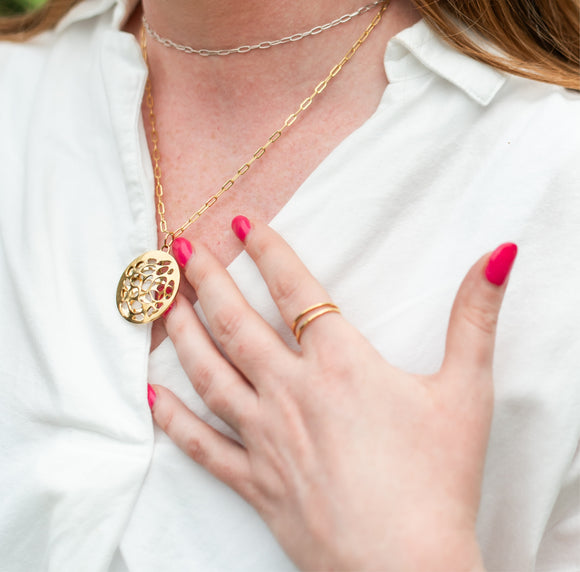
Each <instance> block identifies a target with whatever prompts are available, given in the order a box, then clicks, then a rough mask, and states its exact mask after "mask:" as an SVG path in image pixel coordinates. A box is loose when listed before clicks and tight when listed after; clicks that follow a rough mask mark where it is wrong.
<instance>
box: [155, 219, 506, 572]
mask: <svg viewBox="0 0 580 572" xmlns="http://www.w3.org/2000/svg"><path fill="white" fill-rule="evenodd" d="M246 221H247V219H242V220H241V224H240V220H238V225H237V227H236V228H237V229H238V232H237V234H238V237H240V238H242V239H243V240H244V242H245V245H246V249H247V251H248V253H249V255H250V256H251V257H252V258H253V259H254V261H255V263H256V264H257V266H258V268H259V270H260V272H261V273H262V276H263V277H264V280H265V281H266V283H267V285H268V287H269V289H270V292H271V294H272V297H273V299H274V301H275V302H276V304H277V305H278V307H279V309H280V312H281V314H282V316H283V318H284V320H285V321H286V323H287V324H288V325H289V326H292V324H293V321H294V319H295V318H296V316H298V315H299V314H300V313H301V312H302V311H303V310H304V309H306V308H308V307H310V306H312V305H314V304H317V303H322V302H331V300H330V298H329V295H328V294H327V293H326V292H325V291H324V289H323V288H322V286H321V285H320V284H319V283H318V282H317V281H316V280H315V279H314V278H313V277H312V276H311V275H310V273H309V272H308V271H307V270H306V268H305V267H304V266H303V265H302V263H301V262H300V260H299V259H298V258H297V256H296V255H295V254H294V252H293V251H292V250H291V249H290V247H289V246H288V245H287V244H286V243H285V242H284V241H283V240H282V239H281V238H280V236H278V235H277V234H276V233H275V232H274V231H273V230H271V229H270V228H269V227H267V226H266V225H263V224H260V223H256V224H254V225H252V227H251V228H250V225H249V222H246ZM244 223H245V224H244ZM174 250H175V251H177V252H176V256H177V258H178V261H180V263H182V265H184V266H185V275H186V277H187V279H188V280H189V282H190V283H191V284H192V286H193V287H194V288H195V291H196V293H197V295H198V299H199V302H200V304H201V307H202V309H203V311H204V314H205V316H206V318H207V321H208V324H209V328H210V329H211V331H212V333H213V335H214V337H215V339H216V340H217V341H218V342H219V344H220V345H221V347H222V348H223V349H224V351H225V353H226V354H227V356H228V357H229V359H230V360H231V364H230V362H228V361H227V360H226V359H225V358H224V357H223V356H222V355H221V354H220V352H219V351H218V349H217V348H216V346H215V345H214V343H213V342H212V340H211V338H210V337H209V335H208V333H207V331H206V330H205V328H204V327H203V325H202V324H201V322H200V321H199V319H198V318H197V316H196V314H195V312H194V310H193V308H192V306H191V304H190V303H189V302H188V301H187V300H185V299H184V298H182V297H179V298H178V299H177V301H176V303H175V305H174V307H173V309H172V310H171V312H170V313H169V315H168V316H167V319H166V328H167V331H168V333H169V336H170V337H171V339H172V340H173V343H174V345H175V347H176V350H177V353H178V355H179V358H180V361H181V363H182V365H183V367H184V369H185V371H186V372H187V374H188V375H189V377H190V379H191V380H192V383H193V386H194V387H195V389H196V391H197V392H198V393H199V395H200V396H201V397H202V398H203V399H204V401H205V402H206V404H207V405H208V407H209V408H210V409H211V410H212V411H213V412H214V413H215V414H216V415H218V416H219V417H221V418H222V419H223V420H224V421H225V422H226V423H228V424H229V425H230V426H231V427H233V428H234V429H235V430H236V431H237V433H238V434H239V435H240V437H241V441H242V443H243V445H240V444H239V443H237V442H235V441H232V440H230V439H229V438H227V437H225V436H223V435H221V434H220V433H218V432H217V431H215V430H214V429H213V428H211V427H210V426H208V425H207V424H205V423H204V422H203V421H201V420H200V419H199V418H198V417H196V416H195V415H194V414H193V413H192V412H191V411H189V410H188V409H187V408H186V407H185V406H184V405H183V404H182V403H181V402H180V401H179V400H178V399H177V398H176V397H175V396H174V395H173V394H172V393H171V392H170V391H168V390H167V389H165V388H163V387H160V386H155V388H154V391H153V390H150V403H151V404H152V411H153V416H154V419H155V421H156V423H157V424H158V425H159V426H160V427H161V428H162V429H163V430H164V431H165V432H166V433H167V434H168V435H169V436H170V438H171V439H173V441H175V443H176V444H177V445H178V446H179V447H181V448H182V449H183V450H184V451H185V453H187V454H188V455H189V456H190V457H191V458H192V459H193V460H194V461H196V462H198V463H200V464H201V465H202V466H204V467H205V468H206V469H207V470H209V471H210V472H211V473H213V474H214V475H215V476H216V477H217V478H218V479H220V480H222V481H223V482H225V483H226V484H227V485H229V486H230V487H231V488H233V489H234V490H235V491H237V492H238V493H239V494H240V495H241V496H242V497H243V498H244V499H246V501H248V502H249V503H250V504H251V505H253V506H254V507H255V508H256V510H257V511H258V512H259V514H260V515H261V516H262V518H263V519H264V520H265V521H266V523H267V524H268V525H269V527H270V528H271V530H272V531H273V533H274V534H275V536H276V537H277V539H278V541H279V542H280V544H281V545H282V547H283V548H284V549H285V550H286V552H287V553H288V555H289V556H290V557H291V558H292V559H293V560H294V562H295V563H296V564H297V565H298V566H299V567H300V568H302V569H307V570H323V569H324V570H382V571H394V572H404V571H407V570H417V571H418V570H421V571H425V570H429V571H432V572H435V571H437V570H441V571H445V572H455V571H460V570H461V571H463V570H465V571H468V570H469V571H471V570H481V569H482V563H481V558H480V554H479V548H478V546H477V542H476V539H475V521H476V516H477V510H478V505H479V497H480V486H481V476H482V470H483V463H484V458H485V450H486V447H487V439H488V434H489V427H490V422H491V415H492V407H493V405H492V404H493V384H492V359H493V348H494V338H495V325H496V321H497V316H498V313H499V308H500V305H501V301H502V298H503V294H504V291H505V288H506V284H505V282H504V280H505V278H506V277H507V274H508V272H509V269H510V267H511V264H512V263H513V260H514V258H515V254H516V250H517V249H516V247H515V245H503V246H502V247H500V248H499V249H497V250H496V251H495V252H494V253H493V255H492V257H491V263H490V262H489V261H490V255H486V256H484V257H482V258H481V259H480V260H479V261H478V262H477V263H476V264H475V265H474V266H473V267H472V268H471V270H470V271H469V273H468V274H467V276H466V278H465V280H464V282H463V284H462V285H461V288H460V290H459V292H458V294H457V297H456V300H455V304H454V306H453V310H452V313H451V318H450V323H449V330H448V335H447V344H446V352H445V359H444V362H443V365H442V367H441V369H440V371H439V372H437V373H436V374H433V375H428V376H421V375H416V374H411V373H407V372H404V371H401V370H399V369H397V368H395V367H393V366H392V365H390V364H389V363H387V362H386V361H385V360H384V359H383V358H382V357H381V355H380V354H379V353H378V352H377V351H376V350H375V349H374V348H373V347H372V346H371V345H370V343H369V342H368V341H367V340H366V339H365V338H364V337H363V336H362V335H361V334H360V333H359V332H358V331H357V330H356V329H355V328H354V327H352V326H351V325H350V324H349V323H348V322H347V321H346V320H345V319H344V318H343V317H342V316H341V315H339V314H337V313H328V314H325V315H323V316H321V317H320V318H318V319H315V320H313V321H312V322H311V323H309V324H308V325H307V327H305V328H304V330H303V332H302V333H303V335H302V339H301V351H300V352H296V351H293V350H292V349H291V348H289V347H288V346H287V345H286V344H285V343H284V342H283V341H282V340H281V339H280V337H279V336H278V335H277V333H276V332H274V330H272V328H271V327H270V326H269V325H268V324H267V323H266V322H265V321H263V320H262V318H261V317H260V316H259V315H258V314H257V313H256V312H255V311H254V310H253V309H252V308H251V307H250V306H249V305H248V303H247V302H246V301H245V299H244V298H243V297H242V295H241V294H240V292H239V290H238V289H237V287H236V286H235V284H234V282H233V280H232V279H231V277H230V276H229V274H228V273H227V271H226V270H225V269H224V268H223V266H221V265H220V264H219V263H218V262H217V261H216V259H215V258H214V257H213V256H212V255H211V254H210V253H209V252H208V251H207V249H205V248H204V247H203V246H201V245H196V246H195V251H194V253H193V254H192V255H191V256H189V254H190V252H191V250H190V249H189V243H187V241H184V239H178V240H177V241H176V244H175V245H174ZM486 276H487V277H489V278H488V279H486ZM490 280H491V281H494V282H495V283H492V282H491V281H490ZM498 283H502V284H498ZM310 315H312V314H310ZM232 364H233V365H232Z"/></svg>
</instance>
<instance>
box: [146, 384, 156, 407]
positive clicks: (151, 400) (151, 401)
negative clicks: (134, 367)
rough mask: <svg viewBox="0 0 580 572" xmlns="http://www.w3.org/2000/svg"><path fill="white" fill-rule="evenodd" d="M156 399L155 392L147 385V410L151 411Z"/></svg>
mask: <svg viewBox="0 0 580 572" xmlns="http://www.w3.org/2000/svg"><path fill="white" fill-rule="evenodd" d="M156 399H157V394H156V393H155V390H154V389H153V388H152V387H151V386H150V385H149V384H147V401H148V402H149V409H153V406H154V405H155V400H156Z"/></svg>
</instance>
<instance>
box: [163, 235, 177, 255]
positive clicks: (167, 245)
mask: <svg viewBox="0 0 580 572" xmlns="http://www.w3.org/2000/svg"><path fill="white" fill-rule="evenodd" d="M175 238H176V236H175V233H174V232H168V233H167V236H166V237H165V240H164V241H163V246H162V247H161V250H162V251H163V252H169V251H170V250H171V247H172V246H173V243H174V242H175Z"/></svg>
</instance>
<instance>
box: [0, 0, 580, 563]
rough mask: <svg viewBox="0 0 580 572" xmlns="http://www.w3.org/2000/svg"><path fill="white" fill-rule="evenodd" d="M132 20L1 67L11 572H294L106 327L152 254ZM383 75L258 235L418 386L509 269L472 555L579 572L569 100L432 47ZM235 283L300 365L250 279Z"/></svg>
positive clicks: (128, 328) (159, 354)
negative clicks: (199, 456)
mask: <svg viewBox="0 0 580 572" xmlns="http://www.w3.org/2000/svg"><path fill="white" fill-rule="evenodd" d="M131 8H132V6H128V5H126V4H124V3H123V2H115V0H87V1H85V2H82V3H81V4H79V5H78V6H77V7H75V8H74V9H73V10H72V11H71V12H70V14H69V15H68V16H67V17H66V18H65V20H64V21H63V22H61V24H60V25H59V27H58V29H57V30H56V31H55V32H50V33H45V34H43V35H42V36H40V37H38V38H36V39H34V40H32V41H30V42H28V43H26V44H18V45H17V44H8V43H3V44H0V295H1V299H2V300H3V308H2V314H1V315H2V318H1V322H0V324H1V328H0V380H1V397H0V452H1V460H0V490H1V491H2V494H1V495H0V569H1V570H2V571H7V572H17V571H22V572H31V571H35V572H36V571H43V570H48V571H51V572H68V571H71V572H79V571H82V572H105V571H112V572H127V571H130V572H149V571H151V572H154V571H155V572H159V571H171V572H181V571H183V572H185V571H187V572H189V571H194V570H195V571H197V570H200V571H204V572H210V571H226V570H228V571H229V570H231V571H246V570H247V571H250V570H251V571H253V572H272V571H281V572H282V571H286V570H293V569H294V567H293V565H292V563H291V562H290V561H289V560H288V559H287V557H286V556H285V555H284V553H283V552H282V551H281V549H280V548H279V547H278V545H277V544H276V542H275V540H274V539H273V537H272V536H271V534H270V533H269V531H268V529H267V528H266V526H265V525H264V524H263V523H262V522H261V521H260V519H259V517H258V516H257V515H256V513H255V512H254V511H253V509H252V508H251V507H249V506H248V505H247V504H245V503H244V501H242V500H241V499H240V498H238V497H237V496H236V495H235V494H234V493H233V492H231V491H230V490H228V488H227V487H225V486H224V485H222V484H221V483H219V482H217V481H216V480H215V479H214V478H213V477H211V476H210V475H209V474H208V473H206V472H205V471H204V470H203V469H202V468H200V467H198V466H196V465H195V464H194V463H193V462H192V461H190V460H189V459H188V458H187V457H185V455H183V454H182V453H181V452H180V451H179V450H178V449H177V448H176V447H175V446H174V445H173V444H172V443H171V442H170V441H169V440H168V439H167V437H166V436H165V435H164V434H162V433H160V432H158V431H157V430H155V429H154V428H153V424H152V421H151V415H150V412H149V408H148V406H147V399H146V383H147V380H148V379H150V380H151V381H152V382H155V383H160V384H164V385H166V386H168V387H170V388H171V389H173V390H174V391H175V392H176V393H177V394H178V395H179V396H181V397H182V399H183V400H184V401H185V402H186V403H187V404H188V405H189V406H190V407H191V408H192V409H193V410H194V411H195V412H196V413H197V414H199V415H201V416H202V417H203V418H204V419H207V420H208V421H209V422H210V423H212V424H215V425H216V426H217V427H219V428H221V429H223V430H224V431H225V430H227V428H225V426H224V425H223V424H220V423H218V421H217V420H216V419H215V418H214V417H213V416H212V415H211V414H210V413H209V412H208V411H207V409H206V408H205V406H204V404H203V403H202V401H201V400H200V399H199V397H198V396H197V395H196V394H195V392H194V391H193V389H192V387H191V385H190V383H189V381H188V379H187V378H186V377H185V375H184V374H183V372H182V370H181V368H180V365H179V363H178V361H177V358H176V356H175V352H174V349H173V347H172V344H171V342H170V341H166V342H164V343H163V344H162V345H161V346H160V347H159V348H158V349H157V350H156V351H155V352H154V353H153V354H152V355H151V357H150V356H149V345H150V328H149V327H147V326H145V327H135V326H132V325H130V324H128V323H126V322H125V321H124V320H123V319H122V318H120V316H119V315H118V313H117V310H116V308H115V302H114V295H115V287H116V284H117V280H118V276H119V274H120V272H121V271H122V269H123V268H124V267H125V265H126V264H127V261H129V260H132V259H133V258H134V257H135V256H136V255H138V254H140V253H142V252H144V251H146V250H150V249H152V248H155V247H156V228H155V205H154V201H153V178H152V169H151V162H150V158H149V156H148V153H147V146H146V141H145V138H144V130H143V125H142V119H141V115H140V102H141V99H142V96H143V89H144V83H145V76H146V68H145V65H144V63H143V61H142V59H141V55H140V50H139V47H138V45H137V43H136V41H135V39H134V38H133V37H132V36H130V35H128V34H125V33H122V32H120V31H119V29H120V27H121V26H122V23H123V20H124V18H126V15H127V14H128V12H129V11H130V10H131ZM385 67H386V72H387V75H388V78H389V80H390V84H389V86H388V87H387V89H386V91H385V93H384V96H383V98H382V100H381V102H380V105H379V107H378V108H377V110H376V112H375V114H374V115H373V116H372V117H371V118H370V119H369V120H368V121H367V122H366V123H365V124H364V125H363V126H362V127H360V128H359V129H358V130H357V131H356V132H354V133H353V134H351V135H350V136H349V137H347V138H346V140H345V141H343V142H342V144H341V145H340V146H339V147H338V148H336V149H335V150H334V151H333V152H332V153H331V154H330V155H329V156H328V157H327V158H326V159H325V160H324V161H323V162H322V164H321V165H320V166H319V167H318V168H317V169H316V171H315V172H314V173H313V174H312V175H311V176H310V177H309V178H308V180H307V181H306V182H305V183H304V184H303V185H302V186H301V187H300V188H299V189H298V190H297V192H296V194H295V195H294V196H293V197H292V199H291V200H290V201H289V202H288V204H286V205H285V206H284V208H283V209H282V210H281V211H280V213H279V214H278V215H277V216H276V217H275V218H274V220H273V221H272V223H271V225H272V227H273V228H275V229H276V230H277V231H279V232H280V233H281V234H282V236H283V237H284V238H285V239H286V240H287V241H288V242H289V243H290V244H291V245H292V247H293V248H294V249H295V250H296V251H297V253H298V254H299V255H300V257H301V258H302V259H303V260H304V262H305V263H306V264H307V265H308V267H309V268H310V269H311V270H312V271H313V273H314V274H315V275H316V277H317V278H318V279H319V280H320V281H321V282H322V284H323V285H324V286H325V287H326V288H327V289H328V290H329V291H330V293H331V295H332V297H333V299H334V300H335V301H336V302H337V304H339V305H340V307H341V308H342V310H343V314H344V316H345V318H346V319H348V320H350V321H351V322H352V323H353V324H355V325H356V326H357V327H358V328H359V329H360V330H361V331H362V332H363V334H364V335H365V336H367V337H368V339H369V340H370V341H371V342H372V343H373V345H374V346H375V347H376V348H377V349H378V350H379V351H380V352H381V353H382V355H383V356H384V357H385V358H387V359H388V360H390V361H391V362H392V363H394V364H395V365H397V366H400V367H402V368H405V369H408V370H410V371H416V372H433V371H436V370H437V368H438V367H439V365H440V363H441V359H442V355H443V347H444V339H445V331H446V327H447V321H448V316H449V312H450V308H451V305H452V302H453V298H454V295H455V292H456V291H457V288H458V286H459V284H460V282H461V280H462V278H463V276H464V275H465V273H466V272H467V270H468V268H469V267H470V266H471V265H472V264H473V263H474V262H475V260H477V259H478V258H479V257H480V256H481V255H482V254H484V253H485V252H486V251H489V250H492V249H493V248H495V247H496V246H497V245H498V244H500V243H502V242H506V241H514V242H516V243H517V244H518V245H519V247H520V254H519V257H518V260H517V262H516V265H515V267H514V270H513V274H512V277H511V281H510V285H509V288H508V291H507V295H506V298H505V302H504V305H503V309H502V313H501V319H500V324H499V330H498V337H497V350H496V359H495V386H496V406H495V414H494V421H493V427H492V434H491V441H490V445H489V453H488V457H487V464H486V469H485V478H484V487H483V498H482V504H481V512H480V515H479V521H478V535H479V541H480V543H481V546H482V548H483V552H484V558H485V564H486V566H487V569H488V570H489V572H520V571H531V570H538V571H546V572H572V571H578V570H579V569H580V458H579V452H578V443H579V436H580V334H579V327H578V325H579V324H580V265H579V264H578V256H579V254H578V253H579V252H580V169H579V165H580V161H579V158H580V153H579V152H580V129H579V127H580V96H579V95H578V94H577V93H573V92H570V91H566V90H564V89H562V88H560V87H556V86H551V85H546V84H541V83H537V82H532V81H529V80H524V79H520V78H516V77H512V76H509V75H504V74H502V73H499V72H498V71H495V70H493V69H491V68H489V67H487V66H485V65H483V64H480V63H477V62H475V61H473V60H471V59H469V58H468V57H466V56H464V55H461V54H459V53H457V52H455V51H453V50H452V49H451V48H450V47H448V46H446V45H445V44H443V43H442V42H441V41H440V40H438V39H437V38H436V37H435V36H434V35H433V33H432V32H431V31H430V30H429V28H428V27H427V26H426V24H425V23H424V22H419V23H418V24H416V25H414V26H413V27H411V28H409V29H406V30H404V31H403V32H401V33H400V34H399V35H398V36H396V37H395V38H394V39H393V40H391V42H390V43H389V45H388V48H387V50H386V54H385ZM306 214H307V215H308V216H305V215H306ZM229 270H230V272H231V274H232V275H233V277H234V278H235V280H236V282H237V283H238V284H239V286H240V288H241V289H242V291H243V292H244V294H245V295H246V296H247V298H248V300H249V301H250V302H251V304H252V305H253V306H254V307H255V308H256V309H257V310H258V311H259V312H260V313H261V314H262V315H263V316H265V317H266V319H267V320H268V321H269V322H270V323H271V324H272V325H273V326H274V327H275V328H276V329H277V330H279V331H280V333H281V335H283V336H284V338H285V339H286V340H288V341H289V343H292V342H293V340H292V336H291V334H290V333H289V332H288V330H287V328H286V327H285V326H284V324H283V323H282V320H281V319H280V316H279V315H278V313H277V311H276V309H275V307H274V305H273V303H272V301H271V299H270V297H269V295H268V294H267V290H266V288H265V286H264V285H263V283H262V281H261V279H260V277H259V275H258V273H257V271H256V269H255V267H254V266H253V264H252V262H251V261H250V259H249V258H248V257H247V256H246V255H245V254H242V255H240V256H239V257H238V258H237V259H236V260H235V261H234V262H233V263H232V264H231V266H230V268H229ZM360 414H361V415H364V411H361V412H360ZM352 525H353V526H356V525H357V523H356V522H353V523H352Z"/></svg>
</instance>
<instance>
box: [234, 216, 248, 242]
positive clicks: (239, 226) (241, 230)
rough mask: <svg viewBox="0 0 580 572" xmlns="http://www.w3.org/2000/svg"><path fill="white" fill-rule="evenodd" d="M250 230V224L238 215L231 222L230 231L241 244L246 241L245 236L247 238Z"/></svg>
mask: <svg viewBox="0 0 580 572" xmlns="http://www.w3.org/2000/svg"><path fill="white" fill-rule="evenodd" d="M251 229H252V224H251V223H250V221H249V220H248V219H247V218H246V217H245V216H242V215H238V216H237V217H235V218H234V220H232V230H233V231H234V233H235V235H236V236H237V237H238V238H239V239H240V240H241V241H242V242H244V241H245V240H246V236H248V233H249V232H250V230H251Z"/></svg>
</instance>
